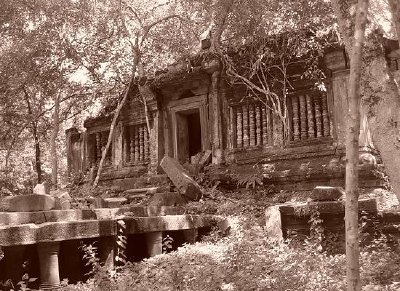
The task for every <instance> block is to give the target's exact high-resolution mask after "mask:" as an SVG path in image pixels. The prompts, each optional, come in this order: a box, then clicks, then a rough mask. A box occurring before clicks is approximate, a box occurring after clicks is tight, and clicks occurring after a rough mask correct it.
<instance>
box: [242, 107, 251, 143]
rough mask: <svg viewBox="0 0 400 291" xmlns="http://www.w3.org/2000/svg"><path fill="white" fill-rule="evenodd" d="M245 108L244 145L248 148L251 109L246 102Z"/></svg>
mask: <svg viewBox="0 0 400 291" xmlns="http://www.w3.org/2000/svg"><path fill="white" fill-rule="evenodd" d="M242 110H243V147H244V148H247V147H249V145H250V138H249V109H248V106H247V105H246V104H244V105H243V106H242Z"/></svg>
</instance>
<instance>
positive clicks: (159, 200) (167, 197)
mask: <svg viewBox="0 0 400 291" xmlns="http://www.w3.org/2000/svg"><path fill="white" fill-rule="evenodd" d="M186 203H187V201H186V199H185V197H184V196H182V195H181V194H179V193H177V192H166V193H156V194H154V195H153V197H151V198H150V201H149V206H176V205H184V204H186Z"/></svg>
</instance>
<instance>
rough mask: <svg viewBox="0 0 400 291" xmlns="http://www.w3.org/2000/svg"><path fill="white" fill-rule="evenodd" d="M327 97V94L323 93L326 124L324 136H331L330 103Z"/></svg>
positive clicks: (323, 113) (324, 124)
mask: <svg viewBox="0 0 400 291" xmlns="http://www.w3.org/2000/svg"><path fill="white" fill-rule="evenodd" d="M326 98H327V96H326V94H322V120H323V126H324V136H330V128H329V115H328V104H327V99H326Z"/></svg>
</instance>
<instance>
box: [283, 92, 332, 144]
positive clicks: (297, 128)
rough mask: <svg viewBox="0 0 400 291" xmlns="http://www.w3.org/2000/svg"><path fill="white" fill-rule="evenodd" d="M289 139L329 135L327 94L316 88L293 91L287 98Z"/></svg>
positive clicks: (299, 139)
mask: <svg viewBox="0 0 400 291" xmlns="http://www.w3.org/2000/svg"><path fill="white" fill-rule="evenodd" d="M288 110H289V118H290V127H291V130H290V141H292V142H298V141H304V140H312V139H317V138H323V137H329V136H331V133H330V121H329V110H328V102H327V95H326V94H325V93H324V92H320V91H316V90H308V91H299V92H294V93H293V94H292V95H291V96H289V98H288Z"/></svg>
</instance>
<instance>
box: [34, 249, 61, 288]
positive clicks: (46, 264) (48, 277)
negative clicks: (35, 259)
mask: <svg viewBox="0 0 400 291" xmlns="http://www.w3.org/2000/svg"><path fill="white" fill-rule="evenodd" d="M37 249H38V255H39V263H40V281H41V283H40V289H41V290H53V289H57V288H59V287H60V272H59V267H58V252H59V250H60V243H59V242H47V243H39V244H38V245H37Z"/></svg>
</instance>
